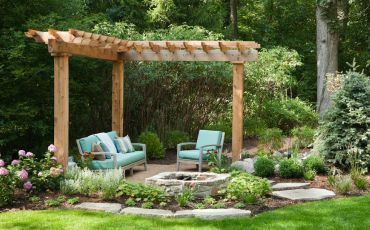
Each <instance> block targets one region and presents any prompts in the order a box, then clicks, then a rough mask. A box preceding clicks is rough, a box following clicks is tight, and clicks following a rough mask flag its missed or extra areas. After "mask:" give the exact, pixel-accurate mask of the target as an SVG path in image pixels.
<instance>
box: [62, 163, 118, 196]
mask: <svg viewBox="0 0 370 230" xmlns="http://www.w3.org/2000/svg"><path fill="white" fill-rule="evenodd" d="M123 180H124V178H123V171H122V169H109V170H104V171H103V170H101V171H91V170H89V169H87V168H84V169H80V168H73V169H71V170H69V171H68V172H67V173H66V175H65V179H64V180H63V181H62V182H61V184H60V190H61V192H62V193H64V194H82V195H88V196H90V195H93V194H98V195H99V196H100V197H102V198H103V199H113V198H114V197H115V196H116V191H117V189H118V188H119V186H120V184H121V183H123Z"/></svg>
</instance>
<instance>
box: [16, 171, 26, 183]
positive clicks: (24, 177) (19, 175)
mask: <svg viewBox="0 0 370 230" xmlns="http://www.w3.org/2000/svg"><path fill="white" fill-rule="evenodd" d="M18 177H19V179H21V180H23V181H25V180H27V179H28V173H27V171H26V170H24V169H22V170H21V171H19V172H18Z"/></svg>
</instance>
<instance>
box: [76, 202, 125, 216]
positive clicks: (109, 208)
mask: <svg viewBox="0 0 370 230" xmlns="http://www.w3.org/2000/svg"><path fill="white" fill-rule="evenodd" d="M74 208H80V209H89V210H98V211H106V212H112V213H119V212H120V211H121V209H122V205H121V204H118V203H93V202H84V203H81V204H78V205H76V206H74Z"/></svg>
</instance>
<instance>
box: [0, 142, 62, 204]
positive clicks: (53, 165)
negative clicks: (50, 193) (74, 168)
mask: <svg viewBox="0 0 370 230" xmlns="http://www.w3.org/2000/svg"><path fill="white" fill-rule="evenodd" d="M56 151H57V148H56V147H55V146H54V145H50V146H49V147H48V151H47V152H46V153H45V154H44V156H43V157H42V158H39V159H36V158H35V157H34V156H35V155H34V154H33V153H32V152H26V151H25V150H19V151H18V155H19V159H14V160H12V161H11V163H10V164H8V165H7V164H6V163H5V162H4V161H3V160H2V159H0V207H1V206H4V205H6V204H8V203H9V202H11V200H12V196H13V193H14V190H15V189H21V190H23V191H25V192H31V193H36V192H40V191H47V190H57V189H59V184H60V180H61V179H62V178H63V168H62V166H61V165H60V164H58V163H57V161H56V160H57V159H56V157H55V156H54V153H55V152H56Z"/></svg>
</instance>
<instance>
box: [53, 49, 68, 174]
mask: <svg viewBox="0 0 370 230" xmlns="http://www.w3.org/2000/svg"><path fill="white" fill-rule="evenodd" d="M68 62H69V57H68V55H63V54H62V55H59V56H54V145H55V146H56V147H57V148H58V151H57V152H56V153H55V155H56V157H57V159H58V162H59V163H61V164H62V165H63V167H64V170H67V168H68V148H69V143H68V140H69V137H68V129H69V105H68V103H69V92H68V91H69V90H68V82H69V80H68V79H69V67H68Z"/></svg>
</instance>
